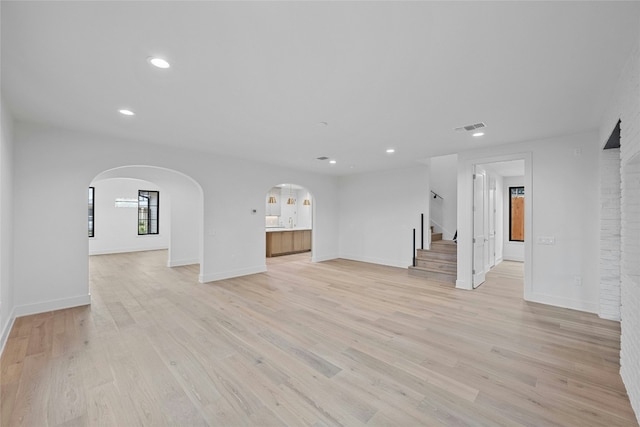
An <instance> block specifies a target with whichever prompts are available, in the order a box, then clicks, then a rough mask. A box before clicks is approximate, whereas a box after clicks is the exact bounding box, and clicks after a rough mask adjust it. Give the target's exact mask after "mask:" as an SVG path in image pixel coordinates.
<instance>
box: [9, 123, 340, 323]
mask: <svg viewBox="0 0 640 427" xmlns="http://www.w3.org/2000/svg"><path fill="white" fill-rule="evenodd" d="M14 142H15V145H14V149H15V157H14V171H15V174H14V184H15V185H14V188H15V194H14V205H15V209H16V212H21V215H17V216H16V218H14V233H15V236H17V238H16V239H15V241H14V249H15V251H14V257H15V258H14V261H15V263H14V265H15V286H14V290H15V295H14V298H15V304H16V310H17V311H18V312H19V313H20V314H28V313H35V312H41V311H46V310H51V309H57V308H64V307H71V306H74V305H80V304H87V303H89V302H90V297H89V287H88V279H87V278H88V262H87V254H88V250H89V247H88V238H87V233H86V230H87V217H86V215H87V213H86V202H87V200H86V199H87V187H88V186H89V183H90V182H91V181H92V180H93V179H94V178H95V177H96V176H97V175H98V174H99V173H101V172H103V171H106V170H110V169H114V168H117V167H122V166H128V165H151V166H156V167H161V168H166V169H171V170H174V171H178V172H181V173H183V174H185V175H187V176H189V177H190V178H192V179H193V180H194V181H196V182H197V183H198V184H199V185H200V186H201V187H202V191H203V200H204V202H203V203H204V204H203V223H202V230H203V233H202V236H203V242H202V253H203V256H202V263H201V265H200V277H199V279H200V280H201V281H204V282H206V281H212V280H219V279H224V278H228V277H234V276H240V275H244V274H251V273H257V272H262V271H265V270H266V263H265V252H264V248H265V230H264V215H265V211H264V210H265V206H264V195H265V194H266V192H267V191H268V190H269V189H270V188H271V187H272V186H274V185H276V184H279V183H282V182H295V183H298V184H300V185H302V186H304V187H305V188H307V189H309V191H310V192H311V193H312V194H313V196H314V199H313V201H314V204H313V205H312V208H313V218H314V228H313V237H312V239H313V252H312V260H314V261H323V260H327V259H333V258H336V257H337V256H338V197H337V194H338V188H337V178H335V177H331V176H325V175H318V174H313V173H309V172H304V171H298V170H291V169H286V168H280V167H274V166H272V165H267V164H262V163H258V162H249V161H244V160H239V159H235V158H231V157H224V156H218V155H215V154H207V153H200V152H194V151H184V150H179V149H175V148H168V147H162V146H159V145H153V144H145V143H142V142H137V141H130V140H122V139H118V138H114V137H109V136H103V135H96V134H91V133H84V132H77V131H70V130H64V129H59V128H54V127H48V126H44V125H35V124H27V123H16V126H15V130H14ZM34 171H37V173H34ZM42 177H46V179H43V178H42ZM230 183H232V185H230ZM43 206H44V207H46V215H42V207H43ZM254 209H255V210H256V212H255V213H253V210H254ZM96 220H98V219H97V218H96ZM33 224H39V227H33Z"/></svg>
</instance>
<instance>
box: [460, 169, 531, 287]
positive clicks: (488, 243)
mask: <svg viewBox="0 0 640 427" xmlns="http://www.w3.org/2000/svg"><path fill="white" fill-rule="evenodd" d="M524 172H525V162H524V160H510V161H502V162H490V163H481V164H476V165H475V173H474V195H473V239H474V242H473V287H474V288H476V287H478V286H480V285H481V284H482V283H483V282H484V280H485V275H486V274H487V273H488V272H489V271H490V270H491V269H492V268H494V267H495V266H497V265H498V264H500V263H501V262H502V261H503V260H507V261H515V262H522V263H523V262H524V243H525V235H524V223H525V203H526V193H527V192H526V190H525V186H524Z"/></svg>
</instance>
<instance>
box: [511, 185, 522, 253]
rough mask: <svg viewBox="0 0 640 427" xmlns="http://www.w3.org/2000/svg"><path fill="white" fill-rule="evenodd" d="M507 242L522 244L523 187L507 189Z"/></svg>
mask: <svg viewBox="0 0 640 427" xmlns="http://www.w3.org/2000/svg"><path fill="white" fill-rule="evenodd" d="M509 196H510V203H509V241H510V242H524V187H509Z"/></svg>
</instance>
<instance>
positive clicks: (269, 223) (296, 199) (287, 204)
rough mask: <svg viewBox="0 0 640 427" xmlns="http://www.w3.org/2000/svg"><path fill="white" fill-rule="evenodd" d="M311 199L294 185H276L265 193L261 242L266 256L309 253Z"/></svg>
mask: <svg viewBox="0 0 640 427" xmlns="http://www.w3.org/2000/svg"><path fill="white" fill-rule="evenodd" d="M314 208H315V200H314V198H313V195H312V194H311V192H310V191H309V190H308V189H307V188H305V187H303V186H301V185H298V184H294V183H281V184H277V185H275V186H273V187H271V188H269V190H268V191H267V192H266V196H265V233H266V237H265V242H266V251H265V255H266V257H267V258H272V257H275V256H284V255H291V254H298V253H305V252H309V255H311V254H312V253H313V242H314V238H313V222H314V212H315V209H314Z"/></svg>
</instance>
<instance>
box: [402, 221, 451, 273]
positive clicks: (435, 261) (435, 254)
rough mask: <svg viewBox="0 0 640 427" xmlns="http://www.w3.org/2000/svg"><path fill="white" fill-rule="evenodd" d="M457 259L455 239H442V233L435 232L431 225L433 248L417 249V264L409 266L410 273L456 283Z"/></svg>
mask: <svg viewBox="0 0 640 427" xmlns="http://www.w3.org/2000/svg"><path fill="white" fill-rule="evenodd" d="M457 260H458V246H457V245H456V243H455V242H454V241H453V240H442V233H434V232H433V227H431V249H417V251H416V266H415V267H413V266H410V267H409V274H410V275H412V276H419V277H424V278H427V279H431V280H437V281H440V282H447V283H456V278H457V277H458V261H457Z"/></svg>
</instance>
